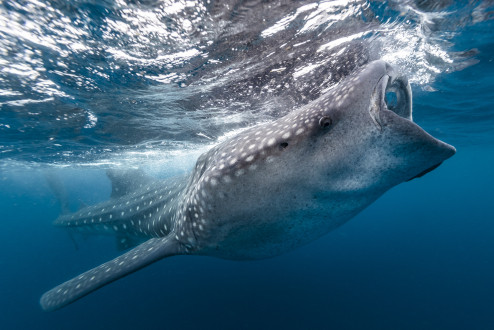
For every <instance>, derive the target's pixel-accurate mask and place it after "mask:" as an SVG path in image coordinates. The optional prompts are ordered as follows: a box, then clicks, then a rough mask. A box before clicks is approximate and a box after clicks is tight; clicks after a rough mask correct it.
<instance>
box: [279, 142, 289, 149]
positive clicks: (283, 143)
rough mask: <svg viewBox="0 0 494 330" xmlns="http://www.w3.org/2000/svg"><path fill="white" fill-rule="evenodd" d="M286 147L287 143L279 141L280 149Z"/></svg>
mask: <svg viewBox="0 0 494 330" xmlns="http://www.w3.org/2000/svg"><path fill="white" fill-rule="evenodd" d="M286 147H288V143H287V142H281V143H280V145H279V148H280V150H284V149H286Z"/></svg>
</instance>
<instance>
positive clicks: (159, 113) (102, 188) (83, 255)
mask: <svg viewBox="0 0 494 330" xmlns="http://www.w3.org/2000/svg"><path fill="white" fill-rule="evenodd" d="M493 18H494V3H493V2H492V1H448V0H444V1H426V0H416V1H318V2H315V1H174V0H169V1H152V0H150V1H81V0H71V1H34V0H31V1H29V0H27V1H9V0H7V1H3V2H2V3H0V185H1V186H0V219H1V222H0V225H1V226H2V228H1V230H0V251H1V253H0V267H1V269H2V271H1V272H0V292H1V296H0V311H1V312H0V328H2V329H88V328H89V329H103V328H105V329H136V328H139V329H239V328H240V329H253V328H261V329H494V312H493V311H494V282H493V280H492V279H493V278H494V263H493V256H494V239H493V237H494V210H493V208H492V205H493V203H494V193H493V192H492V187H494V167H493V165H492V164H494V92H493V91H494V79H493V77H494V20H493ZM375 59H384V60H386V61H387V62H389V63H391V64H392V65H393V66H394V67H395V68H396V70H397V71H400V72H402V73H404V74H406V75H407V76H408V78H409V81H410V83H411V85H412V90H413V93H414V98H413V102H414V110H413V111H414V113H413V114H414V121H415V122H417V123H418V124H419V125H420V126H421V127H423V128H424V129H425V130H427V131H428V132H430V133H431V134H432V135H434V136H435V137H437V138H440V139H441V140H444V141H446V142H448V143H450V144H452V145H454V146H455V147H456V148H457V154H456V155H455V156H453V157H452V158H451V159H449V160H447V161H446V162H444V164H442V165H441V166H440V167H439V168H438V169H437V170H434V171H433V172H431V173H428V174H427V175H425V176H424V177H421V178H419V179H416V180H412V181H410V182H406V183H403V184H401V185H399V186H397V187H395V188H393V189H391V190H390V191H389V192H387V193H386V194H385V195H384V196H383V197H381V198H380V199H378V200H377V201H376V202H375V203H374V204H372V205H371V206H370V207H368V208H367V209H365V210H364V211H363V212H362V213H360V214H359V215H358V216H356V217H355V218H354V219H352V220H350V221H349V222H348V223H346V224H344V225H343V226H342V227H340V228H338V229H337V230H335V231H333V232H331V233H330V234H328V235H326V236H324V237H323V238H321V239H319V240H317V241H315V242H313V243H311V244H309V245H307V246H304V247H302V248H299V249H297V250H294V251H292V252H290V253H287V254H284V255H282V256H279V257H276V258H272V259H266V260H258V261H249V262H234V261H227V260H220V259H214V258H209V257H192V256H178V257H173V258H169V259H165V260H162V261H160V262H157V263H155V264H153V265H151V266H149V267H147V268H144V269H142V270H140V271H138V272H136V273H134V274H132V275H130V276H128V277H125V278H124V279H121V280H119V281H116V282H114V283H112V284H111V285H108V286H106V287H104V288H102V289H100V290H98V291H96V292H94V293H92V294H90V295H89V296H87V297H85V298H83V299H81V300H79V301H77V302H75V303H74V304H72V305H69V306H67V307H65V308H63V309H61V310H59V311H56V312H51V313H46V312H43V311H42V310H41V308H40V306H39V297H40V296H41V294H43V293H44V292H45V291H47V290H49V289H51V288H52V287H53V286H55V285H57V284H59V283H61V282H63V281H65V280H67V279H69V278H72V277H73V276H76V275H78V274H80V273H81V272H83V271H86V270H88V269H90V268H92V267H95V266H97V265H99V264H101V263H103V262H106V261H108V260H110V259H112V258H114V257H116V256H117V255H119V254H120V253H121V252H119V251H117V249H116V247H115V242H114V240H113V239H112V238H111V237H107V236H101V237H96V236H91V237H86V236H77V235H73V236H70V235H68V234H67V233H66V232H64V231H63V230H61V229H59V228H55V227H53V226H51V223H52V222H53V220H54V219H56V218H57V217H58V215H59V214H60V211H61V205H60V201H59V200H58V199H57V197H56V194H55V193H54V192H53V190H52V189H51V188H50V186H49V184H48V182H47V179H46V177H47V176H50V175H52V176H56V177H57V178H59V179H60V181H61V182H62V183H63V187H64V189H65V191H66V195H67V196H68V202H69V207H70V208H71V209H72V210H76V209H77V208H78V207H80V206H81V205H91V204H95V203H98V202H101V201H104V200H107V199H108V198H109V196H110V193H111V185H110V181H109V180H108V179H107V177H106V175H105V170H106V169H108V168H115V167H118V168H136V167H139V168H141V169H143V170H145V171H146V172H147V173H149V174H151V175H154V176H156V177H164V176H170V175H174V174H180V173H183V172H185V171H187V170H189V169H190V168H191V167H192V166H193V164H194V161H195V160H196V159H197V157H198V156H199V155H200V154H201V153H202V152H204V151H206V150H208V149H209V148H211V147H212V146H214V145H215V144H217V143H218V142H219V141H222V140H224V139H225V138H226V137H228V136H232V135H234V134H236V132H238V131H240V130H242V129H244V128H246V127H250V126H253V125H255V124H258V123H263V122H268V121H270V120H273V119H276V118H279V117H281V116H283V115H285V114H287V113H289V112H290V111H292V110H293V109H296V108H298V107H300V106H302V105H304V104H307V103H308V102H310V101H311V100H315V99H317V98H318V97H319V96H320V94H321V93H323V92H324V91H325V90H327V89H330V88H332V87H334V86H337V84H338V82H339V81H340V80H341V79H342V78H343V77H345V76H346V75H348V74H351V73H352V72H354V71H355V70H356V69H358V68H359V67H361V66H363V65H365V64H366V63H368V62H370V61H372V60H375Z"/></svg>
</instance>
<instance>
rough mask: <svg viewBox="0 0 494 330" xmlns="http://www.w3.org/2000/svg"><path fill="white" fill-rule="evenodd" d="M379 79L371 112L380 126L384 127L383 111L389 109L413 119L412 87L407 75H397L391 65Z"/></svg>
mask: <svg viewBox="0 0 494 330" xmlns="http://www.w3.org/2000/svg"><path fill="white" fill-rule="evenodd" d="M387 69H388V71H387V72H386V74H385V75H384V76H382V77H381V79H379V82H378V83H377V85H376V87H375V89H374V92H373V93H372V99H371V104H370V108H369V113H370V115H371V118H372V119H373V120H374V122H375V123H376V125H377V126H378V127H379V128H382V126H383V123H382V120H381V116H380V113H381V111H385V110H389V111H391V112H394V113H395V114H396V115H398V116H400V117H402V118H405V119H408V120H410V121H413V119H412V89H411V87H410V84H409V83H408V79H407V78H406V77H405V76H398V77H397V76H396V75H395V74H394V72H393V71H392V69H391V68H390V67H388V68H387Z"/></svg>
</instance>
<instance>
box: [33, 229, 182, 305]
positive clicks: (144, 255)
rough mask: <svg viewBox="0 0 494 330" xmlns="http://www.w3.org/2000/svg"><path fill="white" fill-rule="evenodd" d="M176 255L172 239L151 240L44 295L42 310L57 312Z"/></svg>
mask: <svg viewBox="0 0 494 330" xmlns="http://www.w3.org/2000/svg"><path fill="white" fill-rule="evenodd" d="M177 254H180V252H179V243H178V242H177V241H176V240H175V239H174V238H171V237H170V236H167V237H165V238H152V239H150V240H148V241H146V242H144V243H142V244H141V245H139V246H138V247H136V248H134V249H132V250H130V251H129V252H127V253H125V254H123V255H121V256H120V257H118V258H115V259H113V260H111V261H108V262H106V263H104V264H102V265H100V266H98V267H96V268H93V269H91V270H89V271H87V272H85V273H83V274H81V275H79V276H77V277H75V278H73V279H71V280H69V281H67V282H65V283H62V284H60V285H59V286H57V287H55V288H53V289H51V290H50V291H48V292H46V293H45V294H44V295H43V296H42V297H41V299H40V304H41V307H42V308H43V309H44V310H45V311H54V310H57V309H59V308H62V307H64V306H66V305H68V304H70V303H72V302H74V301H76V300H78V299H80V298H82V297H84V296H85V295H87V294H89V293H91V292H93V291H95V290H97V289H99V288H100V287H102V286H104V285H106V284H108V283H111V282H113V281H115V280H118V279H119V278H121V277H124V276H126V275H128V274H130V273H133V272H135V271H137V270H139V269H141V268H143V267H146V266H147V265H149V264H151V263H153V262H155V261H158V260H160V259H163V258H165V257H169V256H173V255H177Z"/></svg>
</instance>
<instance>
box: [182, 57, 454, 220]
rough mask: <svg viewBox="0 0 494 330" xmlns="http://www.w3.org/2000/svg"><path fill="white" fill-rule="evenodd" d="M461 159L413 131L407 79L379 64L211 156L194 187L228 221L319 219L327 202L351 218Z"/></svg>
mask: <svg viewBox="0 0 494 330" xmlns="http://www.w3.org/2000/svg"><path fill="white" fill-rule="evenodd" d="M454 153H455V149H454V148H453V147H452V146H450V145H448V144H446V143H444V142H441V141H439V140H437V139H436V138H434V137H432V136H431V135H429V134H428V133H427V132H425V131H424V130H423V129H422V128H420V127H419V126H418V125H417V124H415V123H414V122H413V121H412V95H411V89H410V85H409V84H408V81H407V80H406V78H404V77H400V76H398V75H397V74H396V73H395V72H394V70H393V69H392V68H391V67H390V66H389V65H388V64H386V63H385V62H383V61H376V62H372V63H370V64H368V65H367V66H366V67H365V68H363V69H361V70H360V71H359V72H358V73H355V74H354V75H351V76H349V77H347V78H346V79H345V80H344V81H342V82H341V83H340V84H339V85H338V86H336V87H334V88H333V89H331V90H329V91H327V92H326V93H325V94H323V95H322V96H321V97H320V98H319V99H318V100H316V101H314V102H312V103H309V104H307V105H306V106H304V107H302V108H300V109H297V110H294V111H292V112H291V113H290V114H288V115H287V116H285V117H283V118H280V119H278V120H276V121H274V122H271V123H267V124H264V125H259V126H255V127H252V128H249V129H247V130H245V131H243V132H242V133H240V134H239V135H237V136H235V137H233V138H231V139H228V140H226V141H224V142H223V143H221V144H220V145H218V146H216V147H215V148H213V149H211V150H210V151H209V152H208V153H206V154H204V155H202V156H201V157H200V158H199V160H198V162H197V165H196V170H195V174H194V175H193V177H192V180H191V183H193V182H199V183H200V185H199V186H200V187H201V188H198V190H197V191H200V192H201V194H202V195H203V196H216V195H219V196H220V197H222V198H223V200H224V199H225V198H229V200H228V201H225V200H224V202H223V203H222V202H216V204H215V206H214V208H218V207H222V208H224V212H225V213H229V212H230V211H229V209H231V210H236V212H237V214H248V213H249V212H250V210H252V209H256V208H260V209H263V210H265V212H271V211H272V212H273V216H274V214H275V212H281V211H280V210H285V209H286V210H288V209H290V208H292V209H297V208H299V209H300V208H306V209H312V210H316V209H318V208H320V205H322V204H318V203H321V202H322V200H323V199H324V200H326V202H325V203H326V204H325V205H329V204H327V201H328V200H332V201H334V203H335V205H333V206H331V205H330V206H329V207H333V208H334V209H335V210H336V209H340V210H341V212H342V213H345V214H346V215H348V216H350V215H351V214H352V212H353V214H354V213H355V212H358V210H360V209H362V208H363V207H365V206H366V205H368V204H369V203H370V202H372V201H373V200H375V199H376V198H377V197H379V196H380V195H381V194H382V193H384V192H385V191H386V190H388V189H389V188H391V187H392V186H394V185H397V184H399V183H401V182H404V181H408V180H411V179H412V178H415V177H418V176H421V175H423V174H425V173H426V172H428V171H430V170H432V169H434V168H435V167H437V166H438V165H439V164H441V163H442V162H443V161H444V160H445V159H447V158H449V157H451V156H452V155H453V154H454ZM266 196H269V198H267V197H266ZM318 196H319V197H318ZM321 196H322V197H324V196H325V198H321ZM199 199H202V197H200V198H199ZM208 199H209V200H211V198H208V197H204V199H203V201H204V200H208ZM316 199H317V200H318V202H314V200H316ZM308 200H310V202H307V201H308ZM336 201H338V202H336ZM205 203H206V202H205ZM311 203H313V204H312V206H311ZM234 204H238V205H236V206H232V205H234ZM342 204H345V206H343V205H342ZM318 205H319V206H318ZM326 208H327V207H326ZM335 212H336V211H335ZM232 216H234V215H232V214H230V215H229V217H230V218H231V217H232ZM335 216H336V215H335ZM225 217H227V216H225ZM342 218H343V217H342Z"/></svg>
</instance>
